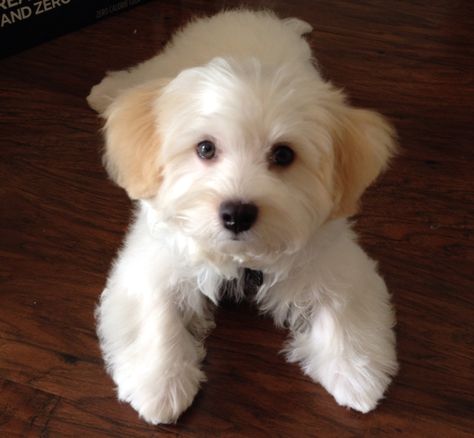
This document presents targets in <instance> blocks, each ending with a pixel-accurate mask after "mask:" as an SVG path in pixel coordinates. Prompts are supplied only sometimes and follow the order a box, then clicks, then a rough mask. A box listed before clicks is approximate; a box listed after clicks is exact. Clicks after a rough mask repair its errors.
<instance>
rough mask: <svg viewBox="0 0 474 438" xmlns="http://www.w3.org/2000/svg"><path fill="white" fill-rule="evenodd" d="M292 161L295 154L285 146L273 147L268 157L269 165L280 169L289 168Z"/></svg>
mask: <svg viewBox="0 0 474 438" xmlns="http://www.w3.org/2000/svg"><path fill="white" fill-rule="evenodd" d="M294 159H295V153H294V152H293V149H291V148H290V147H289V146H288V145H286V144H278V145H276V146H274V147H273V149H272V152H271V155H270V162H271V164H274V165H277V166H281V167H285V166H289V165H290V164H291V163H292V162H293V160H294Z"/></svg>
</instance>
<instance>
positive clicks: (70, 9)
mask: <svg viewBox="0 0 474 438" xmlns="http://www.w3.org/2000/svg"><path fill="white" fill-rule="evenodd" d="M145 1H147V0H96V1H87V0H0V57H4V56H8V55H11V54H13V53H16V52H18V51H20V50H23V49H26V48H28V47H31V46H34V45H36V44H39V43H42V42H44V41H46V40H49V39H51V38H55V37H57V36H59V35H62V34H64V33H67V32H70V31H73V30H76V29H79V28H80V27H82V26H85V25H86V24H90V23H93V22H94V21H96V20H99V19H101V18H103V17H106V16H107V15H110V14H114V13H116V12H119V11H123V10H125V9H128V8H131V7H133V6H136V5H138V4H140V3H144V2H145Z"/></svg>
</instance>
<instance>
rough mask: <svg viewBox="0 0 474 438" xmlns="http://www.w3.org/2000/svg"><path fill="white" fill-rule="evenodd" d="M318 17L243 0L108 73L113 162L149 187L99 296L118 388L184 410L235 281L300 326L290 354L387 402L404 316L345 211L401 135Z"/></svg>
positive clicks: (151, 418)
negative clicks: (323, 65)
mask: <svg viewBox="0 0 474 438" xmlns="http://www.w3.org/2000/svg"><path fill="white" fill-rule="evenodd" d="M309 31H311V26H310V25H309V24H308V23H305V22H304V21H301V20H298V19H295V18H291V19H286V20H280V19H278V18H277V17H276V16H275V15H273V14H272V13H269V12H251V11H246V10H234V11H227V12H223V13H220V14H218V15H215V16H213V17H210V18H204V19H199V20H196V21H193V22H192V23H190V24H189V25H187V26H186V27H185V28H184V29H182V30H181V31H179V32H178V33H176V35H175V36H174V37H173V39H172V40H171V42H170V43H169V44H168V45H167V46H166V48H165V49H164V50H163V51H162V52H161V53H159V54H158V55H157V56H155V57H154V58H152V59H150V60H148V61H146V62H144V63H142V64H139V65H138V66H136V67H133V68H131V69H129V70H125V71H119V72H112V73H109V74H108V75H107V76H106V77H105V79H103V81H102V82H101V83H100V84H98V85H96V86H95V87H93V88H92V91H91V94H90V95H89V97H88V101H89V104H90V106H91V107H92V108H94V109H95V110H96V111H98V112H99V113H100V114H101V116H102V117H103V118H104V119H105V120H106V123H105V127H104V132H105V142H106V146H105V154H104V162H105V166H106V167H107V170H108V172H109V174H110V176H111V177H112V179H113V180H114V181H115V182H116V183H117V184H118V185H120V186H121V187H123V188H124V189H125V190H126V191H127V193H128V195H129V196H130V197H131V198H132V199H135V200H139V202H138V204H137V212H136V219H135V221H134V223H133V225H132V227H131V229H130V232H129V234H128V236H127V238H126V241H125V244H124V246H123V248H122V250H121V251H120V253H119V256H118V258H117V260H116V262H115V264H114V266H113V269H112V271H111V273H110V276H109V278H108V281H107V286H106V288H105V290H104V292H103V294H102V297H101V300H100V304H99V306H98V309H97V321H98V334H99V338H100V343H101V348H102V351H103V354H104V358H105V362H106V364H107V369H108V371H109V372H110V374H111V375H112V377H113V379H114V381H115V383H116V384H117V387H118V396H119V398H120V399H121V400H124V401H127V402H129V403H130V404H131V405H132V406H133V407H134V408H135V409H136V410H137V411H138V413H139V414H140V416H141V417H143V418H144V419H145V420H146V421H148V422H150V423H153V424H157V423H169V422H174V421H176V420H177V418H178V416H179V415H180V414H181V413H182V412H183V411H184V410H185V409H186V408H188V407H189V406H190V404H191V403H192V401H193V398H194V396H195V395H196V392H197V391H198V389H199V386H200V383H201V382H202V381H203V380H205V377H204V374H203V372H202V371H201V369H200V363H201V361H202V359H203V357H204V354H205V350H204V348H203V344H202V342H203V339H204V337H205V335H206V333H207V332H208V330H209V329H210V328H212V327H213V320H212V312H211V309H212V307H213V306H212V305H210V304H211V302H212V303H217V302H218V301H219V298H220V294H221V293H222V292H221V291H222V290H223V284H224V283H226V282H229V281H231V283H232V284H233V293H234V294H235V295H236V296H237V297H239V296H242V295H243V294H244V285H245V281H244V273H246V274H248V272H249V270H252V271H258V272H261V274H260V275H261V278H262V281H261V285H260V286H259V288H258V292H257V293H256V295H255V297H254V299H255V302H256V303H257V305H258V306H259V308H260V309H262V310H263V311H265V312H267V313H269V314H271V315H272V316H273V318H274V320H275V323H276V324H277V325H285V326H287V327H288V328H289V330H290V333H291V339H290V341H289V342H288V345H287V346H286V349H285V351H286V355H287V358H288V360H289V361H291V362H299V363H300V364H301V366H302V368H303V370H304V372H305V373H306V374H308V375H309V376H311V378H312V379H314V380H315V381H317V382H319V383H321V384H322V385H323V386H324V387H325V388H326V389H327V390H328V391H329V392H330V393H331V394H332V395H333V396H334V398H335V399H336V401H337V402H338V403H339V404H340V405H342V406H348V407H350V408H353V409H355V410H358V411H361V412H368V411H370V410H371V409H373V408H374V407H375V406H376V404H377V401H378V400H379V399H380V398H381V397H382V396H383V394H384V391H385V389H386V388H387V386H388V384H389V382H390V380H391V376H392V375H394V374H395V372H396V370H397V361H396V354H395V337H394V332H393V326H394V316H393V312H392V308H391V305H390V296H389V294H388V292H387V289H386V286H385V284H384V281H383V280H382V278H381V277H380V276H379V275H378V273H377V269H376V263H375V262H374V261H372V260H371V259H370V258H369V257H368V256H367V255H366V254H365V253H364V251H363V250H362V249H361V248H360V247H359V246H358V244H357V243H356V237H355V235H354V233H353V231H352V230H351V228H350V225H349V224H348V222H347V220H346V218H347V217H348V216H350V215H352V214H353V213H354V212H355V211H356V209H357V202H358V199H359V197H360V196H361V194H362V192H363V191H364V190H365V189H366V187H367V186H368V185H369V184H370V183H371V182H372V181H373V180H374V179H375V178H376V177H377V175H378V174H379V173H380V172H381V171H382V170H383V169H384V168H385V167H386V165H387V162H388V160H389V158H390V157H391V155H392V154H393V152H394V150H395V142H394V131H393V129H392V128H391V127H390V125H389V124H388V123H387V122H386V121H385V120H384V119H383V118H382V117H381V116H380V115H378V114H377V113H375V112H372V111H368V110H363V109H355V108H353V107H351V106H350V105H349V104H348V103H347V101H346V100H345V97H344V95H343V93H342V92H341V91H340V90H338V89H335V88H334V87H333V86H332V85H331V84H330V83H328V82H327V81H325V80H323V79H322V78H321V76H320V74H319V73H318V70H317V68H315V61H314V59H313V58H312V55H311V50H310V48H309V46H308V44H307V42H306V41H305V40H304V39H303V38H302V35H303V34H305V33H307V32H309Z"/></svg>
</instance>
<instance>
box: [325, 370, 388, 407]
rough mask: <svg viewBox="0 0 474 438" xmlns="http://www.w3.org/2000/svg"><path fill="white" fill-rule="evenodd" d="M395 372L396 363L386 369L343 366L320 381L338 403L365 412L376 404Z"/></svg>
mask: <svg viewBox="0 0 474 438" xmlns="http://www.w3.org/2000/svg"><path fill="white" fill-rule="evenodd" d="M395 372H396V365H394V368H393V369H392V370H386V371H385V370H384V371H381V370H378V369H377V367H376V366H375V367H370V366H369V365H366V366H361V367H357V366H349V367H347V366H345V367H340V368H339V371H337V372H331V371H330V372H329V373H327V374H326V375H324V376H323V378H322V379H320V381H321V383H322V384H323V386H324V387H325V388H326V389H327V391H328V392H329V393H330V394H331V395H332V396H333V397H334V398H335V399H336V401H337V403H338V404H339V405H341V406H346V407H349V408H351V409H354V410H356V411H359V412H362V413H364V414H365V413H367V412H369V411H371V410H373V409H374V408H375V407H376V406H377V403H378V401H379V400H380V399H381V398H382V397H383V394H384V392H385V390H386V389H387V387H388V385H389V384H390V381H391V377H390V375H393V374H394V373H395Z"/></svg>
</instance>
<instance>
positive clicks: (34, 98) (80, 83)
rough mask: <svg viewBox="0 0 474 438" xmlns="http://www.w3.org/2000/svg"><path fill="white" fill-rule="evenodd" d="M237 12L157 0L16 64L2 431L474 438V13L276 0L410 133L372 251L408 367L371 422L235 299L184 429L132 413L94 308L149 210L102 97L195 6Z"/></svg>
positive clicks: (4, 229)
mask: <svg viewBox="0 0 474 438" xmlns="http://www.w3.org/2000/svg"><path fill="white" fill-rule="evenodd" d="M234 4H237V2H235V3H234V2H232V1H227V0H226V1H225V2H205V1H202V0H185V1H182V2H171V1H152V2H149V3H148V4H146V5H144V6H140V7H138V8H136V9H134V10H131V11H129V12H127V13H124V14H120V15H117V16H115V17H113V18H110V19H107V20H104V21H102V22H100V23H98V24H96V25H93V26H89V27H87V28H84V29H83V30H81V31H78V32H75V33H72V34H69V35H66V36H64V37H61V38H59V39H57V40H54V41H51V42H49V43H47V44H44V45H42V46H39V47H36V48H33V49H31V50H28V51H26V52H23V53H20V54H18V55H15V56H12V57H9V58H7V59H4V60H1V61H0V133H1V134H0V154H1V161H0V202H1V209H0V227H1V234H0V243H1V245H0V378H1V380H0V382H1V383H0V385H1V388H0V431H1V433H2V436H3V435H5V436H49V435H51V436H69V435H81V434H83V435H85V436H143V435H150V434H151V435H152V436H153V435H156V436H161V435H163V436H166V435H169V436H185V437H191V436H226V437H227V436H257V437H258V436H282V437H283V436H285V437H287V436H298V437H299V436H338V437H346V436H347V437H353V436H394V435H403V436H415V437H418V436H430V435H432V434H433V433H434V431H435V433H437V434H438V435H439V436H446V437H455V436H466V437H467V436H472V431H473V430H474V420H473V415H472V413H473V412H474V379H473V371H474V333H473V328H472V321H473V320H474V312H473V295H472V294H473V291H474V287H473V286H474V281H473V280H474V278H473V277H474V274H473V262H474V251H473V246H474V239H473V228H474V227H473V224H474V211H473V210H474V209H473V205H474V193H473V187H474V186H473V177H472V174H473V171H472V168H473V163H474V149H473V147H472V145H473V143H474V124H473V123H472V122H473V114H474V77H473V71H474V30H473V29H474V26H473V24H474V18H473V17H474V6H473V4H472V3H471V2H469V1H449V2H448V1H442V0H439V1H435V2H427V1H412V2H396V1H384V2H380V1H376V0H364V1H360V2H351V1H343V0H337V1H329V0H326V1H318V2H310V1H302V0H300V1H296V2H284V1H280V0H272V1H271V2H270V1H259V2H258V4H259V5H261V6H267V7H272V8H273V9H275V10H276V11H277V12H279V13H281V14H282V15H283V16H289V15H295V16H299V17H301V18H304V19H305V20H307V21H309V22H310V23H311V24H313V26H314V27H315V31H314V32H313V34H312V35H311V37H310V41H311V44H312V46H313V47H314V50H315V53H316V56H317V58H318V60H319V62H320V64H321V66H322V69H323V72H324V74H325V75H326V76H327V77H328V78H331V79H332V80H333V81H334V82H335V83H336V84H337V85H340V86H344V88H345V89H346V91H347V92H348V93H349V94H350V95H351V98H352V101H353V102H354V103H355V104H357V105H360V106H366V107H371V108H375V109H378V110H380V111H382V112H383V113H385V114H386V115H388V116H389V117H390V118H391V119H392V120H393V121H394V123H395V124H396V126H397V129H398V132H399V136H400V143H401V145H402V152H401V154H400V156H399V157H398V158H397V160H396V161H395V162H394V164H393V166H392V168H391V169H390V170H389V171H388V172H387V174H386V175H385V176H384V177H383V178H382V179H381V180H380V181H379V183H378V184H377V185H375V186H374V187H372V188H371V189H370V190H369V191H368V193H367V194H366V195H365V197H364V203H363V210H362V212H361V214H360V215H359V216H358V217H357V218H356V219H357V229H358V230H359V232H360V234H361V241H362V243H363V245H364V247H365V248H366V249H367V250H368V252H369V253H370V254H371V255H372V256H373V257H374V258H376V259H377V260H379V266H380V270H381V272H382V273H383V274H384V276H385V278H386V280H387V283H388V285H389V287H390V290H391V291H392V293H393V296H394V301H395V304H396V308H397V315H398V326H397V334H398V349H399V358H400V362H401V370H400V373H399V375H398V376H397V378H396V379H395V381H394V383H393V385H392V386H391V388H390V391H389V392H388V394H387V398H386V400H384V401H383V402H382V404H381V405H380V407H379V408H378V409H377V410H376V411H375V412H373V413H370V414H368V415H361V414H358V413H355V412H351V411H346V410H344V409H342V408H340V407H338V406H337V405H336V404H335V402H334V401H333V399H332V397H331V396H329V395H328V394H327V393H326V392H325V391H324V390H323V389H322V388H321V387H320V386H319V385H315V384H313V383H311V382H310V381H309V379H307V378H306V377H304V376H303V375H302V374H301V372H300V370H299V369H298V367H297V366H295V365H289V364H287V363H285V361H284V358H283V357H282V356H281V355H280V354H279V351H280V349H281V347H282V345H283V343H284V341H285V337H286V333H285V332H284V331H282V330H278V329H275V328H274V327H273V326H272V323H271V321H270V320H268V319H265V318H263V317H260V316H258V314H257V311H256V310H255V309H254V308H252V307H250V306H248V305H245V304H241V305H236V304H229V303H225V304H224V305H223V306H222V308H221V309H219V311H218V315H217V320H218V321H217V322H218V327H217V329H216V331H215V332H214V333H213V334H212V335H211V337H210V338H209V340H208V343H207V345H208V356H207V358H206V362H205V365H204V368H205V371H206V373H207V376H208V382H206V383H205V385H204V386H203V389H202V391H201V393H200V394H199V395H198V397H197V399H196V401H195V403H194V404H193V406H192V408H191V409H190V410H189V411H188V412H186V413H185V414H184V416H183V417H182V418H181V419H180V421H179V423H178V425H176V426H161V427H151V426H148V425H146V424H145V423H143V422H142V421H140V420H139V419H138V418H137V416H136V414H135V412H134V411H133V410H132V409H131V408H130V407H129V406H127V405H123V404H119V403H118V402H117V401H116V399H115V395H114V390H113V385H112V382H111V380H110V379H109V378H108V377H107V376H106V374H105V371H104V370H103V365H102V361H101V358H100V353H99V349H98V346H97V340H96V337H95V331H94V318H93V312H94V306H95V303H96V301H97V298H98V296H99V293H100V291H101V288H102V286H103V283H104V280H105V277H106V274H107V270H108V267H109V264H110V261H111V259H112V257H113V255H114V253H115V251H116V249H117V248H118V247H119V245H120V242H121V239H122V236H123V233H124V232H125V230H126V227H127V223H128V220H129V217H130V207H131V204H130V202H129V201H128V200H127V199H126V197H125V195H124V193H122V192H121V191H120V190H119V189H118V188H116V187H114V186H113V185H112V184H111V183H110V182H109V181H108V180H107V177H106V174H105V172H104V171H103V169H102V167H101V163H100V145H101V138H100V135H99V133H98V130H99V127H100V123H99V121H98V120H97V118H96V116H95V115H94V114H93V113H92V111H90V110H89V109H88V107H87V105H86V102H85V96H86V95H87V93H88V91H89V88H90V87H91V85H93V84H94V83H96V82H97V81H98V80H100V78H101V77H102V76H103V74H104V72H105V71H106V70H111V69H118V68H123V67H126V66H128V65H130V64H133V63H136V62H138V61H141V60H143V59H146V58H147V57H150V56H152V55H153V53H154V52H155V51H156V50H158V49H159V48H160V47H161V46H162V45H163V44H164V43H165V42H166V40H167V39H168V37H169V36H170V35H171V33H172V32H173V31H174V30H175V29H176V28H177V27H179V26H180V25H182V24H183V23H184V22H185V21H186V20H187V19H188V18H189V17H191V16H192V15H193V14H202V13H212V12H216V11H217V10H219V9H220V8H221V7H222V6H232V5H234Z"/></svg>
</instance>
